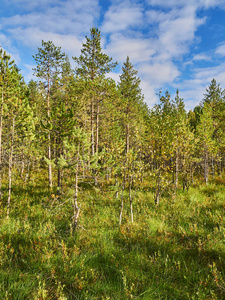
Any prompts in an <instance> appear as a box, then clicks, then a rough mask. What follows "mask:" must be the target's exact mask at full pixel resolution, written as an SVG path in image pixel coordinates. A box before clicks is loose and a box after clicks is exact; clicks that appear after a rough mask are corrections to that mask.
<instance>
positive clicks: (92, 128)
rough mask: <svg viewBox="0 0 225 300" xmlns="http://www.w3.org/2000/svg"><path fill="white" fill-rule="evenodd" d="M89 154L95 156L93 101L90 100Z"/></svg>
mask: <svg viewBox="0 0 225 300" xmlns="http://www.w3.org/2000/svg"><path fill="white" fill-rule="evenodd" d="M91 154H92V156H93V155H94V154H95V135H94V99H93V97H92V98H91Z"/></svg>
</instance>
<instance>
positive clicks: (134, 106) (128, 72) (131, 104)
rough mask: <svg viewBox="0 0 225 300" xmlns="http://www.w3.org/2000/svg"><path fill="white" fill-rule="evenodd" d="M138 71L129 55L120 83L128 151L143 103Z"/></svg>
mask: <svg viewBox="0 0 225 300" xmlns="http://www.w3.org/2000/svg"><path fill="white" fill-rule="evenodd" d="M137 73H138V71H136V70H134V67H133V65H132V63H131V62H130V59H129V56H127V59H126V62H125V63H124V65H123V67H122V75H121V76H120V83H119V90H120V93H121V97H122V106H123V113H124V122H125V124H124V125H125V141H126V153H128V152H129V150H130V146H131V141H130V138H131V135H133V134H134V132H135V129H137V124H135V122H134V120H135V119H136V120H137V116H138V115H139V113H140V107H141V105H142V104H143V95H142V93H141V88H140V83H141V80H140V78H139V77H137ZM131 120H132V123H131Z"/></svg>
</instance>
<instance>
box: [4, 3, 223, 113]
mask: <svg viewBox="0 0 225 300" xmlns="http://www.w3.org/2000/svg"><path fill="white" fill-rule="evenodd" d="M92 27H97V28H99V30H100V31H101V38H102V49H103V52H104V53H106V54H108V55H109V56H110V57H112V58H113V61H117V62H118V66H117V68H116V69H115V70H114V72H112V73H110V74H109V76H110V77H112V78H113V79H114V80H115V81H116V82H118V81H119V76H120V75H121V69H122V65H123V63H124V62H125V60H126V57H127V56H129V58H130V61H131V62H132V64H133V66H134V68H135V70H138V76H139V77H140V79H141V88H142V92H143V94H144V97H145V102H146V103H147V104H148V106H149V107H150V108H152V107H153V106H154V104H155V103H157V101H158V96H157V94H158V93H159V91H162V93H163V94H164V93H165V92H166V91H169V93H170V94H171V96H172V97H174V95H175V92H176V90H177V89H178V90H179V92H180V97H181V98H183V99H184V102H185V107H186V109H187V110H189V109H193V108H194V107H195V106H196V105H198V104H199V102H200V101H201V100H202V98H203V97H204V94H205V93H206V88H207V87H208V86H209V85H210V82H211V81H212V79H213V78H215V79H216V82H217V83H218V84H220V86H221V87H222V88H223V89H224V88H225V0H111V1H110V0H82V1H81V0H1V7H0V45H1V47H2V48H3V49H4V50H6V51H7V53H8V54H10V55H11V57H12V58H13V59H14V60H15V62H16V64H17V65H18V67H19V68H20V69H21V73H22V75H23V76H24V78H25V81H26V82H28V81H29V80H30V79H32V78H33V70H32V69H33V68H35V66H36V64H35V60H34V59H33V57H32V55H35V54H36V53H38V50H37V48H38V47H41V42H42V40H44V41H53V43H54V44H55V45H56V46H60V47H62V51H64V52H65V53H66V54H68V56H69V57H70V58H71V57H72V56H79V55H80V50H81V48H82V43H84V42H85V36H89V33H90V28H92ZM71 62H72V59H71Z"/></svg>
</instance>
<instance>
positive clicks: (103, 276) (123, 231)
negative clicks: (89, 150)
mask: <svg viewBox="0 0 225 300" xmlns="http://www.w3.org/2000/svg"><path fill="white" fill-rule="evenodd" d="M35 185H36V184H35ZM114 194H115V192H113V191H110V189H107V188H106V187H105V188H104V187H103V188H101V189H92V188H91V187H84V186H83V187H82V189H81V190H80V194H79V201H80V202H81V205H82V209H81V216H80V226H79V228H78V230H77V232H76V233H75V234H72V233H71V225H70V224H71V216H72V206H71V200H70V197H71V195H72V193H69V192H68V193H67V194H65V195H64V196H63V197H61V198H57V197H56V196H55V194H54V193H52V194H49V193H48V191H47V189H46V188H45V184H44V183H43V184H42V183H41V181H40V180H39V183H38V186H35V187H34V186H33V185H32V184H31V183H30V186H28V187H24V188H22V187H20V185H19V184H17V185H16V186H14V187H13V198H12V206H11V213H10V218H9V219H6V199H5V200H4V199H3V201H2V203H1V206H0V237H1V239H0V299H61V300H62V299H145V300H151V299H177V300H178V299H181V300H185V299H196V300H197V299H224V298H225V218H224V217H225V216H224V208H225V186H224V182H221V181H220V180H218V181H216V180H215V182H214V183H212V184H210V185H208V186H205V185H199V186H197V185H196V186H194V187H191V188H190V190H189V192H188V193H187V192H182V191H178V193H177V196H176V198H175V199H174V197H173V196H170V195H169V194H168V195H166V196H163V197H162V199H161V203H160V205H159V206H158V207H156V206H155V205H154V200H153V191H152V188H151V187H149V188H148V186H147V182H145V188H143V189H140V190H136V194H135V199H134V207H133V209H134V223H133V224H131V222H130V215H129V203H128V195H127V194H126V193H125V200H126V202H125V210H124V215H123V221H122V225H121V226H119V211H120V200H119V199H115V197H114Z"/></svg>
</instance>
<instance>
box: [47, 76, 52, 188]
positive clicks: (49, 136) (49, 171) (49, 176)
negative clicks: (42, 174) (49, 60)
mask: <svg viewBox="0 0 225 300" xmlns="http://www.w3.org/2000/svg"><path fill="white" fill-rule="evenodd" d="M47 115H48V118H50V79H49V78H48V93H47ZM48 159H49V160H51V134H50V132H49V134H48ZM48 181H49V187H50V189H52V165H51V164H48Z"/></svg>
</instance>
